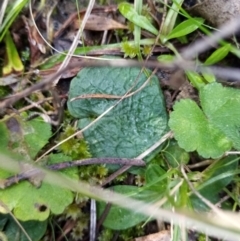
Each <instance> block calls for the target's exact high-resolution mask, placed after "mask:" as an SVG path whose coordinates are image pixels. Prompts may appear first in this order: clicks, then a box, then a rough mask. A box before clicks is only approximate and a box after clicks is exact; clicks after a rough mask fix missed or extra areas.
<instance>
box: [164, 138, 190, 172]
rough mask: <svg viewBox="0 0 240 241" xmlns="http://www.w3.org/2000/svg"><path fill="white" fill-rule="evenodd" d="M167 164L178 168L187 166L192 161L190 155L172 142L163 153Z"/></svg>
mask: <svg viewBox="0 0 240 241" xmlns="http://www.w3.org/2000/svg"><path fill="white" fill-rule="evenodd" d="M163 155H164V157H165V158H166V160H167V163H168V164H169V165H170V166H171V167H173V168H176V167H178V166H180V165H181V164H183V165H186V164H188V162H189V160H190V156H189V153H188V152H186V151H185V150H183V149H182V148H181V147H179V145H178V144H177V143H176V142H175V141H171V142H170V144H169V146H168V147H167V148H166V149H165V150H164V152H163Z"/></svg>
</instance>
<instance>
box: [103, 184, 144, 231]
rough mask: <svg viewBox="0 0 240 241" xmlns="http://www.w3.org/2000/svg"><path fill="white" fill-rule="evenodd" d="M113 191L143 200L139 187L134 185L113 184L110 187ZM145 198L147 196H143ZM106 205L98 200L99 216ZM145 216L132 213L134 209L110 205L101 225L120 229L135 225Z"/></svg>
mask: <svg viewBox="0 0 240 241" xmlns="http://www.w3.org/2000/svg"><path fill="white" fill-rule="evenodd" d="M111 189H112V190H114V191H115V192H118V193H122V194H124V195H126V196H131V197H133V198H135V199H140V200H143V199H142V198H143V196H142V195H141V193H140V192H139V188H138V187H135V186H125V185H121V186H114V187H113V188H111ZM145 200H146V201H149V200H148V197H147V196H145ZM105 207H106V205H105V203H102V202H99V205H98V212H99V214H98V215H99V216H100V215H101V214H102V212H103V211H104V209H105ZM146 219H147V217H146V216H145V215H142V214H139V213H134V210H133V211H132V212H131V211H129V210H127V209H123V208H120V207H118V206H114V205H113V206H112V207H111V209H110V211H109V213H108V215H107V217H106V219H105V220H104V223H103V226H104V227H108V228H110V229H114V230H122V229H127V228H130V227H133V226H135V225H136V224H138V223H140V222H141V221H143V220H146Z"/></svg>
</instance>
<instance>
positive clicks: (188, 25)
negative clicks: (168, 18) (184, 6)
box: [163, 18, 204, 42]
mask: <svg viewBox="0 0 240 241" xmlns="http://www.w3.org/2000/svg"><path fill="white" fill-rule="evenodd" d="M203 22H204V19H202V18H190V19H187V20H185V21H183V22H181V23H180V24H178V25H177V26H176V27H175V28H174V29H173V30H172V31H171V32H170V33H169V34H168V35H167V36H165V37H163V42H166V41H168V40H170V39H173V38H179V37H183V36H186V35H188V34H190V33H192V32H194V31H195V30H197V29H198V28H199V26H200V25H202V24H203Z"/></svg>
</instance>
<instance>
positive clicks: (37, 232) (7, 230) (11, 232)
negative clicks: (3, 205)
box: [0, 214, 47, 241]
mask: <svg viewBox="0 0 240 241" xmlns="http://www.w3.org/2000/svg"><path fill="white" fill-rule="evenodd" d="M0 219H1V220H5V222H4V224H3V225H0V230H1V231H3V234H4V235H6V238H7V240H9V241H10V240H18V241H29V239H28V238H27V237H26V234H25V233H24V232H23V231H22V229H21V228H20V226H19V225H18V224H17V223H16V221H15V220H14V219H13V218H12V217H11V216H10V215H2V214H1V215H0ZM20 225H21V226H22V227H23V228H24V230H25V231H26V233H27V234H28V236H29V237H30V238H31V240H32V241H38V240H40V239H41V238H42V236H43V235H44V233H45V232H46V229H47V221H43V222H39V221H28V222H20ZM3 241H4V240H3Z"/></svg>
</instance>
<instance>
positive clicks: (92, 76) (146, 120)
mask: <svg viewBox="0 0 240 241" xmlns="http://www.w3.org/2000/svg"><path fill="white" fill-rule="evenodd" d="M113 61H114V60H113ZM140 72H141V70H140V69H138V68H127V67H125V68H111V67H102V68H85V69H83V70H81V71H80V72H79V73H78V75H77V76H76V78H74V79H73V80H72V82H71V86H70V91H69V101H68V109H69V111H70V113H71V114H72V115H73V116H75V117H77V118H80V121H79V127H80V128H83V127H85V126H86V125H87V124H89V123H90V121H91V118H94V117H98V116H99V115H101V114H102V113H103V112H104V111H106V110H107V109H108V108H109V107H111V106H112V105H114V104H116V103H117V102H118V101H119V100H118V99H107V98H102V99H94V98H92V99H91V98H88V99H79V100H75V101H71V99H72V98H74V97H77V96H80V95H84V94H107V95H117V96H123V95H124V94H125V93H126V92H127V91H129V90H130V89H131V88H132V87H133V89H132V90H131V92H133V91H135V90H137V89H138V88H140V87H141V86H142V85H143V84H144V83H145V81H146V80H147V78H148V77H147V76H146V75H145V73H140ZM148 73H149V74H150V72H148ZM166 131H167V114H166V110H165V105H164V100H163V95H162V92H161V89H160V86H159V81H158V79H157V77H156V76H153V77H152V78H151V80H150V82H149V83H148V84H147V85H146V87H145V88H143V89H142V90H141V91H140V92H138V93H136V94H134V95H132V96H131V97H128V98H126V99H124V100H123V101H121V102H120V103H119V104H118V105H117V106H116V107H115V108H113V109H112V110H111V111H110V112H109V113H108V114H107V115H105V116H104V117H103V118H101V119H100V120H99V121H98V122H97V123H95V124H94V125H93V126H91V127H90V128H89V129H88V130H86V131H84V137H85V139H86V140H87V142H88V143H89V147H90V151H91V153H92V155H93V156H94V157H125V158H130V157H137V156H138V155H139V154H141V153H142V152H144V150H146V149H147V148H149V147H150V146H152V145H153V144H154V143H155V142H156V141H157V140H159V139H160V138H161V137H162V136H163V135H164V134H165V133H166Z"/></svg>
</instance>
